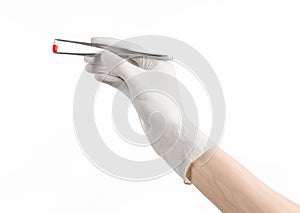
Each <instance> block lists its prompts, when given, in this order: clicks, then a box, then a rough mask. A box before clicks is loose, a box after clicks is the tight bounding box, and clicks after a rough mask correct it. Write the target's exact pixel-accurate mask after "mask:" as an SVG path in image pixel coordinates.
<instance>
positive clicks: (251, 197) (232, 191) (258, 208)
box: [188, 149, 300, 213]
mask: <svg viewBox="0 0 300 213" xmlns="http://www.w3.org/2000/svg"><path fill="white" fill-rule="evenodd" d="M188 177H189V179H190V180H191V182H192V184H193V185H195V186H196V187H197V188H198V189H199V191H201V192H202V193H203V194H204V195H205V196H206V197H207V198H208V199H209V200H210V201H211V202H213V203H214V204H215V205H216V206H217V207H218V208H219V209H220V210H221V211H222V212H231V213H232V212H256V213H259V212H272V213H277V212H280V213H281V212H283V213H287V212H298V213H299V212H300V206H299V205H297V204H295V203H293V202H292V201H290V200H288V199H287V198H285V197H283V196H281V195H280V194H278V193H277V192H275V191H273V190H272V189H271V188H269V187H268V186H266V185H265V184H264V183H262V182H261V181H260V180H258V179H257V178H256V177H255V176H254V175H253V174H251V173H250V172H249V171H248V170H247V169H245V168H244V167H243V166H242V165H241V164H239V163H238V162H237V161H235V160H234V159H233V158H232V157H230V156H229V155H228V154H226V153H225V152H224V151H222V150H221V149H219V150H218V151H217V152H216V153H215V155H214V156H213V158H211V159H210V160H209V161H208V163H207V164H205V165H204V166H199V165H198V164H197V161H195V162H194V163H192V165H191V167H190V170H189V173H188Z"/></svg>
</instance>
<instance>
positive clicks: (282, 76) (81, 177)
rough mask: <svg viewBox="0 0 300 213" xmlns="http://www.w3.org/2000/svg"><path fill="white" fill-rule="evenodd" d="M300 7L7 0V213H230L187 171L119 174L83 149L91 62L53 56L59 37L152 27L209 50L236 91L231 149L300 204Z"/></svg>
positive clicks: (1, 84)
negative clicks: (76, 102)
mask: <svg viewBox="0 0 300 213" xmlns="http://www.w3.org/2000/svg"><path fill="white" fill-rule="evenodd" d="M299 10H300V3H299V1H296V0H295V1H289V0H285V1H276V0H275V1H274V0H272V1H262V0H260V1H247V2H243V1H211V0H209V1H208V0H205V1H183V2H182V3H176V2H175V1H147V2H146V1H144V2H142V1H119V2H118V1H111V0H110V1H90V0H87V1H48V2H46V1H34V0H28V1H2V2H1V3H0V17H1V18H0V22H1V23H0V24H1V25H0V26H1V34H0V35H1V45H0V47H1V48H0V50H1V77H0V97H1V102H0V103H1V105H0V109H1V110H0V129H1V133H0V212H31V213H32V212H121V211H123V212H141V211H143V212H151V213H153V212H163V211H168V212H175V211H176V212H201V211H202V212H218V210H217V209H216V207H214V206H213V205H212V204H211V203H210V202H209V201H208V200H207V199H206V198H205V197H204V196H203V195H202V194H201V193H200V192H198V191H197V190H196V188H194V187H193V186H186V185H184V184H183V183H182V181H181V180H180V178H179V177H178V176H177V175H176V174H175V173H171V174H169V175H167V176H164V177H163V178H160V179H156V180H154V181H148V182H126V181H122V180H119V179H115V178H112V177H110V176H108V175H106V174H104V173H102V172H101V171H99V170H98V169H96V167H94V166H93V165H92V164H91V163H90V162H89V161H88V160H87V158H86V157H85V156H84V154H83V153H82V151H81V149H80V147H79V145H78V142H77V139H76V136H75V133H74V129H73V121H72V107H73V106H72V102H73V95H74V91H75V86H76V83H77V80H78V78H79V76H80V74H81V72H82V70H83V67H84V62H83V60H82V59H81V58H80V57H72V56H57V55H54V54H52V53H51V45H52V40H53V39H54V38H65V39H74V40H82V41H88V40H89V38H90V37H93V36H111V37H117V38H121V39H124V38H128V37H132V36H138V35H149V34H157V35H164V36H170V37H174V38H177V39H180V40H183V41H185V42H187V43H188V44H190V45H192V46H193V47H195V48H196V49H198V50H199V52H201V53H202V54H203V55H204V56H205V57H206V58H207V60H208V61H209V62H210V64H211V65H212V66H213V68H214V70H215V72H216V74H217V75H218V77H219V80H220V82H221V84H222V86H223V89H224V93H225V98H226V105H227V124H226V130H225V134H224V137H223V141H222V144H221V147H222V148H223V149H224V150H226V151H227V152H228V153H229V154H231V155H232V156H234V157H235V158H236V159H237V160H239V161H240V162H241V163H242V164H243V165H245V166H246V167H247V168H248V169H249V170H250V171H252V172H253V173H254V174H255V175H256V176H258V177H259V178H260V179H261V180H263V181H264V182H266V183H267V184H268V185H269V186H271V187H272V188H274V189H275V190H276V191H278V192H280V193H282V194H283V195H285V196H287V197H288V198H290V199H291V200H293V201H295V202H297V203H300V193H299V191H300V184H299V182H298V180H299V179H300V172H299V162H300V156H299V154H298V153H299V148H300V145H299V144H300V135H299V132H300V111H299V108H300V99H299V91H300V84H299V80H300V75H299V72H300V63H299V57H300V40H299V38H300V24H299V22H300V21H299V20H300V13H299ZM195 89H197V88H195ZM105 90H106V91H108V94H110V93H113V92H114V90H113V89H111V88H109V87H108V86H107V87H106V88H105ZM104 97H108V96H105V95H104ZM97 101H102V102H103V103H104V102H105V98H104V99H103V100H98V99H97ZM97 103H98V102H97ZM107 109H108V110H110V109H109V108H107ZM132 114H133V113H132ZM133 117H134V116H133ZM121 142H122V141H121V140H120V143H121Z"/></svg>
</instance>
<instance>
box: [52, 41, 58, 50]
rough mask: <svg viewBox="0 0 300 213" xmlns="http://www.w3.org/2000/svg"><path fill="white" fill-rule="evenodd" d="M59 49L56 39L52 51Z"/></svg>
mask: <svg viewBox="0 0 300 213" xmlns="http://www.w3.org/2000/svg"><path fill="white" fill-rule="evenodd" d="M57 49H58V46H57V44H56V40H54V42H53V46H52V52H54V53H57Z"/></svg>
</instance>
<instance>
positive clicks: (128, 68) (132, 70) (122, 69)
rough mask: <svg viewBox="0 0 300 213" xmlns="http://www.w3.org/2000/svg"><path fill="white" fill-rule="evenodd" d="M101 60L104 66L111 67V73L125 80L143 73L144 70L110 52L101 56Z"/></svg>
mask: <svg viewBox="0 0 300 213" xmlns="http://www.w3.org/2000/svg"><path fill="white" fill-rule="evenodd" d="M101 60H102V61H103V62H104V64H109V65H110V71H109V72H111V73H113V74H115V75H117V76H119V77H121V78H122V79H124V80H127V79H128V78H130V77H132V76H133V75H136V74H138V73H141V72H143V70H141V69H140V68H138V67H136V66H134V65H133V64H131V63H129V62H128V61H126V60H124V59H123V58H121V57H119V56H118V55H116V54H114V53H111V52H109V51H104V52H103V53H102V54H101Z"/></svg>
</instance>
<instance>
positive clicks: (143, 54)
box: [52, 39, 173, 61]
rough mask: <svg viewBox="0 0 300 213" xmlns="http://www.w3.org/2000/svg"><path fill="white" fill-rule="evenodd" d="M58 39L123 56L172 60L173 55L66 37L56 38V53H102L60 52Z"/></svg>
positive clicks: (54, 50)
mask: <svg viewBox="0 0 300 213" xmlns="http://www.w3.org/2000/svg"><path fill="white" fill-rule="evenodd" d="M56 41H60V42H68V43H74V44H81V45H85V46H91V47H97V48H101V49H103V50H107V51H110V52H112V53H115V54H117V55H118V56H120V57H122V58H137V57H143V58H150V59H159V60H164V61H168V60H172V59H173V57H172V56H168V55H161V54H153V53H147V52H140V51H134V50H130V49H126V48H122V47H115V46H111V45H106V44H96V43H87V42H80V41H70V40H64V39H54V43H53V48H52V51H53V53H55V54H66V55H81V56H93V55H97V54H101V52H100V53H97V52H95V53H74V52H59V51H58V45H57V44H56Z"/></svg>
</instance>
